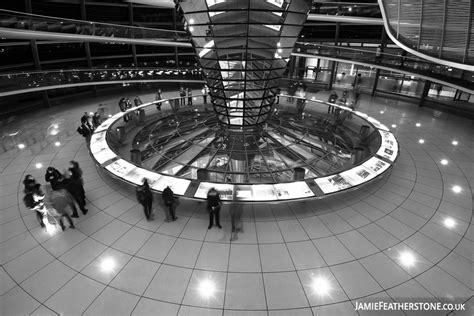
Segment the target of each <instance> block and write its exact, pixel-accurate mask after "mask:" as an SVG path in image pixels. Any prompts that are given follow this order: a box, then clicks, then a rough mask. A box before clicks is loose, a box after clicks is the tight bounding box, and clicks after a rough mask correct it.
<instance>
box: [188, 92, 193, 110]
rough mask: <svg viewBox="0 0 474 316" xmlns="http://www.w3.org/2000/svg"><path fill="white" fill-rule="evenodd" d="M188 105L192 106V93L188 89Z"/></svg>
mask: <svg viewBox="0 0 474 316" xmlns="http://www.w3.org/2000/svg"><path fill="white" fill-rule="evenodd" d="M188 105H190V106H191V105H193V91H192V90H191V88H188Z"/></svg>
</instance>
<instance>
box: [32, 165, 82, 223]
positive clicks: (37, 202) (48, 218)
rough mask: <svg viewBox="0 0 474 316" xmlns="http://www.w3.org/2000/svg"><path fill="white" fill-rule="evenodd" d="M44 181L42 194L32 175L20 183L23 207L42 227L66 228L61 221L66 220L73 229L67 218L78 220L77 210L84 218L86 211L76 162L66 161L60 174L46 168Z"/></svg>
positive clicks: (80, 174) (51, 168)
mask: <svg viewBox="0 0 474 316" xmlns="http://www.w3.org/2000/svg"><path fill="white" fill-rule="evenodd" d="M44 178H45V181H46V183H47V184H46V194H45V193H44V192H43V190H42V189H41V184H40V183H38V182H37V181H36V179H35V178H34V177H33V176H32V175H27V176H26V177H25V179H24V180H23V185H24V194H25V195H24V197H23V202H24V204H25V206H26V207H27V208H28V209H30V210H31V211H34V212H36V217H37V219H38V222H39V224H40V226H41V227H42V228H46V224H47V223H49V224H53V225H55V224H56V223H58V224H59V225H60V227H61V229H62V230H64V229H65V228H66V226H65V225H64V222H63V220H64V218H66V219H67V220H68V223H69V227H70V228H75V227H74V222H73V221H72V219H71V217H72V218H77V217H79V213H78V211H77V207H79V209H80V210H81V211H82V213H83V214H84V215H86V214H87V212H88V210H87V209H86V208H85V205H86V195H85V191H84V180H83V178H82V170H81V168H80V167H79V163H77V162H76V161H70V162H69V168H68V169H67V170H66V171H65V172H64V174H61V173H60V172H59V171H58V170H57V169H55V168H53V167H48V168H47V170H46V174H45V177H44ZM76 205H77V207H76ZM71 214H72V216H71ZM51 222H53V223H51Z"/></svg>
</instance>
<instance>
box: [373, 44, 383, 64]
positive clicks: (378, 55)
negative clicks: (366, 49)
mask: <svg viewBox="0 0 474 316" xmlns="http://www.w3.org/2000/svg"><path fill="white" fill-rule="evenodd" d="M381 59H382V45H379V46H377V49H376V50H375V62H376V63H377V64H378V63H380V61H381Z"/></svg>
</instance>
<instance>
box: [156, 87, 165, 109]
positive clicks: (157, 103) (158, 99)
mask: <svg viewBox="0 0 474 316" xmlns="http://www.w3.org/2000/svg"><path fill="white" fill-rule="evenodd" d="M160 100H163V93H162V92H161V89H158V91H157V92H156V94H155V101H160ZM156 109H157V110H158V111H161V102H156Z"/></svg>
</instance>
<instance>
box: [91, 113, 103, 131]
mask: <svg viewBox="0 0 474 316" xmlns="http://www.w3.org/2000/svg"><path fill="white" fill-rule="evenodd" d="M92 124H93V126H94V130H95V129H97V127H99V125H100V124H102V118H101V117H100V114H99V112H95V113H94V115H93V116H92Z"/></svg>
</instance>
